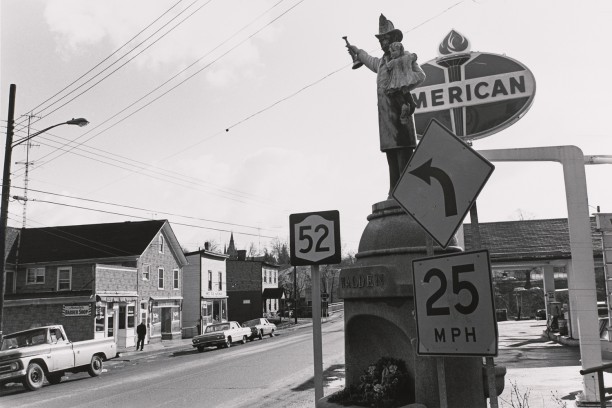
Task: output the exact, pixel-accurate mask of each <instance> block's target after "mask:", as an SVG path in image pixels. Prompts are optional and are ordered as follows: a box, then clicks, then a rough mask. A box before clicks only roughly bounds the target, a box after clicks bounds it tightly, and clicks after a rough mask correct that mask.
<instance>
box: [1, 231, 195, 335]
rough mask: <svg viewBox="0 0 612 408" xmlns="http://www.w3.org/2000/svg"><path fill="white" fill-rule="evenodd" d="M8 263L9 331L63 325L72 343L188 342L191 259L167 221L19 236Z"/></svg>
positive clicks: (6, 329)
mask: <svg viewBox="0 0 612 408" xmlns="http://www.w3.org/2000/svg"><path fill="white" fill-rule="evenodd" d="M17 231H18V232H19V236H18V237H17V239H16V240H14V242H13V245H12V247H11V249H10V253H9V255H8V258H7V267H6V269H7V279H6V282H7V285H6V292H5V303H4V307H5V309H4V327H3V329H4V332H5V333H10V332H13V331H17V330H23V329H27V328H31V327H36V326H42V325H47V324H62V325H64V328H65V329H66V331H67V333H68V335H69V336H70V338H71V339H73V340H75V341H77V340H87V339H93V338H103V337H114V338H115V341H116V342H117V344H118V346H119V347H130V346H133V345H134V344H135V341H134V336H135V327H136V326H137V325H138V323H139V321H141V320H145V321H146V324H147V341H148V342H149V341H160V340H161V339H172V338H180V337H181V303H182V285H181V281H182V279H181V270H182V268H183V267H184V266H185V265H186V263H187V260H186V258H185V256H184V255H183V252H182V250H181V248H180V245H179V243H178V241H177V239H176V236H175V235H174V232H173V231H172V228H171V227H170V224H169V223H168V221H166V220H152V221H140V222H122V223H111V224H91V225H71V226H60V227H47V228H25V229H21V230H17Z"/></svg>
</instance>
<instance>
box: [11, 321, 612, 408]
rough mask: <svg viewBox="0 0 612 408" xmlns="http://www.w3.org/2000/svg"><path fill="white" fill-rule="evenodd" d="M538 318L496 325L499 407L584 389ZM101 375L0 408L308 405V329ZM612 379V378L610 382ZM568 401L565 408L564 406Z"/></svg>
mask: <svg viewBox="0 0 612 408" xmlns="http://www.w3.org/2000/svg"><path fill="white" fill-rule="evenodd" d="M342 319H343V317H342V315H339V316H337V317H336V318H334V319H331V320H330V322H328V323H325V324H324V325H323V352H324V356H323V361H324V367H325V368H326V372H325V375H326V379H327V381H326V390H325V394H326V395H328V394H329V393H331V392H333V391H334V390H335V389H337V387H339V386H342V385H343V384H344V381H343V379H344V323H343V320H342ZM543 330H544V322H543V321H535V320H528V321H520V322H515V321H508V322H500V324H499V334H500V351H499V356H498V357H497V358H496V359H495V362H496V364H499V365H504V366H506V367H507V369H508V374H507V376H506V388H505V391H504V393H503V394H502V396H501V398H500V407H513V406H517V405H513V404H512V398H513V397H514V399H515V400H516V395H514V396H513V395H511V394H512V391H513V390H515V391H518V392H520V394H521V395H523V394H525V393H529V394H530V398H529V407H530V408H538V407H564V406H567V407H573V406H574V405H573V400H574V399H575V395H576V393H577V392H579V391H580V390H581V389H582V386H581V377H580V375H579V374H578V371H579V370H580V352H579V348H578V347H567V346H562V345H559V344H556V343H554V342H551V341H549V340H546V339H542V338H541V333H542V331H543ZM105 367H106V370H107V372H105V373H104V374H103V375H102V376H100V377H98V378H89V376H88V375H87V374H72V375H70V377H69V379H68V380H64V381H63V382H62V383H61V384H59V385H53V386H45V387H43V389H42V390H40V391H38V392H25V391H24V389H23V387H21V386H11V387H8V388H7V389H5V390H2V391H0V407H5V406H6V407H45V408H55V407H58V408H60V407H61V408H66V407H114V406H121V407H147V408H152V407H166V406H174V407H199V406H210V407H212V406H215V407H232V408H233V407H253V408H258V407H270V408H274V407H278V408H281V407H282V408H284V407H313V406H314V390H313V369H312V329H311V328H310V327H306V328H304V327H303V328H297V329H293V330H289V331H285V332H284V333H282V334H281V335H279V336H276V337H274V338H265V339H264V340H261V341H259V340H258V341H255V342H250V343H248V344H246V345H239V346H233V347H231V348H230V349H225V350H210V351H208V352H205V353H198V352H196V351H195V350H193V349H191V348H190V347H185V348H183V349H181V350H178V351H163V352H159V353H156V354H149V355H146V354H143V355H137V354H136V355H132V356H128V357H125V358H121V359H117V360H113V361H112V362H110V363H108V364H106V366H105ZM610 384H612V382H610ZM563 404H568V405H563Z"/></svg>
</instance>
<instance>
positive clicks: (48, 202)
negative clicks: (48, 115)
mask: <svg viewBox="0 0 612 408" xmlns="http://www.w3.org/2000/svg"><path fill="white" fill-rule="evenodd" d="M29 200H30V201H35V202H39V203H45V204H53V205H59V206H62V207H70V208H76V209H79V210H87V211H94V212H99V213H104V214H111V215H119V216H122V217H130V218H136V219H140V220H150V219H151V218H149V217H140V216H137V215H130V214H124V213H118V212H114V211H106V210H100V209H96V208H89V207H83V206H78V205H71V204H64V203H57V202H54V201H47V200H39V199H32V198H31V199H29ZM172 224H173V225H181V226H183V227H191V228H198V229H205V230H211V231H220V232H233V233H235V234H241V235H249V236H254V237H260V238H270V239H274V238H276V237H271V236H268V235H260V234H253V233H250V232H241V231H234V230H226V229H222V228H213V227H203V226H201V225H193V224H185V223H181V222H172Z"/></svg>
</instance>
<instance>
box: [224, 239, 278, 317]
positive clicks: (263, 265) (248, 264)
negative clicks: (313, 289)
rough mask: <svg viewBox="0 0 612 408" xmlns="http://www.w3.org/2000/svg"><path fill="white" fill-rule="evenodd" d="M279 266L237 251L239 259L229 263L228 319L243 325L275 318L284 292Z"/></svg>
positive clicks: (230, 260)
mask: <svg viewBox="0 0 612 408" xmlns="http://www.w3.org/2000/svg"><path fill="white" fill-rule="evenodd" d="M278 270H279V267H278V265H274V264H271V263H268V262H265V261H262V260H255V259H247V258H246V251H237V256H236V259H233V257H230V259H228V260H227V294H228V308H229V319H230V320H237V321H239V322H244V321H246V320H250V319H254V318H257V317H262V316H270V315H276V314H277V313H278V310H279V309H280V302H281V299H282V298H284V296H283V291H282V289H281V288H279V287H278Z"/></svg>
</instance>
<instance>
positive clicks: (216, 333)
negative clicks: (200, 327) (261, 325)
mask: <svg viewBox="0 0 612 408" xmlns="http://www.w3.org/2000/svg"><path fill="white" fill-rule="evenodd" d="M249 337H251V328H250V327H242V326H241V325H240V323H238V322H225V323H217V324H211V325H208V326H206V328H205V329H204V333H203V334H200V335H199V336H195V337H194V338H193V339H192V341H191V342H192V343H193V344H192V346H193V347H196V348H197V349H198V351H199V352H202V351H204V348H205V347H212V346H217V348H221V347H226V348H227V347H230V346H231V345H232V343H237V342H242V344H244V343H246V342H247V339H248V338H249Z"/></svg>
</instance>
